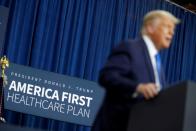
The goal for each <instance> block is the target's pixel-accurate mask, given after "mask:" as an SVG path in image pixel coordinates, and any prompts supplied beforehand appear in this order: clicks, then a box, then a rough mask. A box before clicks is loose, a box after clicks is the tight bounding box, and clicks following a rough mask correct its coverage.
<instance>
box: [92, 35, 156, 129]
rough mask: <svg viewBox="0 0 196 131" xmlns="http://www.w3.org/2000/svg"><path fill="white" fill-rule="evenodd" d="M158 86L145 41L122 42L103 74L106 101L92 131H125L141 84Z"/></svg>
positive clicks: (111, 56) (101, 81)
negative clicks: (134, 96) (135, 93)
mask: <svg viewBox="0 0 196 131" xmlns="http://www.w3.org/2000/svg"><path fill="white" fill-rule="evenodd" d="M149 82H155V77H154V72H153V67H152V64H151V60H150V56H149V53H148V50H147V47H146V44H145V43H144V40H143V39H142V38H138V39H136V40H128V41H125V42H122V43H121V44H120V45H119V46H118V47H116V48H115V49H114V50H113V51H112V53H111V55H110V56H109V58H108V61H107V63H106V65H105V66H104V67H103V69H102V70H101V71H100V77H99V83H100V84H101V85H102V86H103V87H104V88H105V89H106V92H107V93H106V98H105V101H104V103H103V105H102V107H101V109H100V112H99V113H98V115H97V118H96V120H95V122H94V125H93V127H92V131H126V128H127V122H128V116H129V111H130V109H131V106H132V105H133V104H134V103H135V102H137V101H138V98H137V99H133V98H132V94H133V93H134V92H135V89H136V87H137V85H138V84H139V83H149Z"/></svg>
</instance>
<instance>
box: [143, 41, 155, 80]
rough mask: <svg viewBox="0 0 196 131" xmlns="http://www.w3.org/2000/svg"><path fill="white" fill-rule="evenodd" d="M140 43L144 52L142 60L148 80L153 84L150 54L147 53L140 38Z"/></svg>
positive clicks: (153, 77)
mask: <svg viewBox="0 0 196 131" xmlns="http://www.w3.org/2000/svg"><path fill="white" fill-rule="evenodd" d="M140 43H141V47H142V50H143V52H144V60H145V64H146V67H147V70H148V74H149V77H150V80H151V81H152V82H155V76H154V70H153V66H152V62H151V60H150V54H149V52H148V49H147V46H146V44H145V42H144V40H143V39H142V38H140Z"/></svg>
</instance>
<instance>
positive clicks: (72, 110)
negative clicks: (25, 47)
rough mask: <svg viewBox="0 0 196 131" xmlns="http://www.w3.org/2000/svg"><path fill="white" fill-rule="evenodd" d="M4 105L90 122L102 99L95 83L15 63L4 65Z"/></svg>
mask: <svg viewBox="0 0 196 131" xmlns="http://www.w3.org/2000/svg"><path fill="white" fill-rule="evenodd" d="M6 75H7V78H8V83H7V85H6V87H5V88H4V93H5V96H4V103H5V108H6V109H9V110H13V111H17V112H22V113H27V114H32V115H36V116H41V117H46V118H51V119H55V120H60V121H66V122H71V123H76V124H80V125H86V126H91V125H92V123H93V121H94V119H95V117H96V114H97V112H98V110H99V108H100V105H101V103H102V101H103V99H104V93H105V92H104V89H103V88H101V87H100V86H99V85H97V83H95V82H92V81H87V80H83V79H78V78H73V77H69V76H65V75H60V74H56V73H52V72H47V71H42V70H38V69H33V68H30V67H25V66H21V65H17V64H12V63H11V64H10V66H9V68H7V69H6Z"/></svg>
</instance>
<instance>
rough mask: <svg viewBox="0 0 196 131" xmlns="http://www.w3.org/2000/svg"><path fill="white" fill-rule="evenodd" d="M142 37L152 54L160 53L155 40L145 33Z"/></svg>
mask: <svg viewBox="0 0 196 131" xmlns="http://www.w3.org/2000/svg"><path fill="white" fill-rule="evenodd" d="M142 38H143V39H144V42H145V43H146V46H147V48H148V51H149V53H150V55H151V56H153V57H154V56H156V55H157V54H158V50H157V49H156V47H155V45H154V43H153V41H152V40H151V39H150V37H148V36H147V35H143V36H142Z"/></svg>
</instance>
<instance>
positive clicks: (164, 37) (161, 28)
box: [151, 18, 175, 50]
mask: <svg viewBox="0 0 196 131" xmlns="http://www.w3.org/2000/svg"><path fill="white" fill-rule="evenodd" d="M174 29H175V24H174V22H173V21H171V20H170V19H168V18H161V19H158V20H156V21H155V23H154V24H153V25H152V30H151V39H152V41H153V42H154V44H155V46H156V48H157V49H158V50H161V49H164V48H168V47H169V46H170V43H171V40H172V38H173V35H174Z"/></svg>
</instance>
